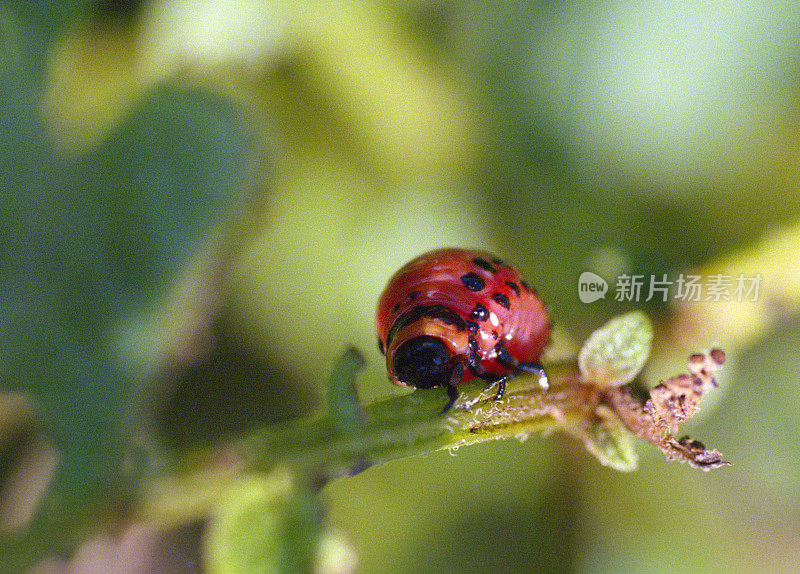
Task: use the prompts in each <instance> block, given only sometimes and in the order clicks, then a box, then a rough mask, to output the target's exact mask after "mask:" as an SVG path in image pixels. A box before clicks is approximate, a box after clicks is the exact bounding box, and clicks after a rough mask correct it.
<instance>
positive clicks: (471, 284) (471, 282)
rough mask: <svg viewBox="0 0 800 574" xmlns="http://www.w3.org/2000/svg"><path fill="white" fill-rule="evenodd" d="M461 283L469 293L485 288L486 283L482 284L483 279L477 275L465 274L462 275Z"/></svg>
mask: <svg viewBox="0 0 800 574" xmlns="http://www.w3.org/2000/svg"><path fill="white" fill-rule="evenodd" d="M461 282H462V283H463V284H464V287H466V288H467V289H469V290H470V291H480V290H481V289H483V288H484V287H486V283H484V281H483V279H481V278H480V277H478V275H477V273H467V274H465V275H462V276H461Z"/></svg>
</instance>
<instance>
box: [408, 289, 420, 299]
mask: <svg viewBox="0 0 800 574" xmlns="http://www.w3.org/2000/svg"><path fill="white" fill-rule="evenodd" d="M417 297H419V291H412V292H411V293H409V294H408V300H409V301H413V300H414V299H416V298H417Z"/></svg>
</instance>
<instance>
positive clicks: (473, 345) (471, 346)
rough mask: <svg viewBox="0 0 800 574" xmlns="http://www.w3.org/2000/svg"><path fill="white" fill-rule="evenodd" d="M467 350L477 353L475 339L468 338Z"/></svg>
mask: <svg viewBox="0 0 800 574" xmlns="http://www.w3.org/2000/svg"><path fill="white" fill-rule="evenodd" d="M469 350H470V351H472V352H477V351H478V341H476V340H475V337H470V338H469Z"/></svg>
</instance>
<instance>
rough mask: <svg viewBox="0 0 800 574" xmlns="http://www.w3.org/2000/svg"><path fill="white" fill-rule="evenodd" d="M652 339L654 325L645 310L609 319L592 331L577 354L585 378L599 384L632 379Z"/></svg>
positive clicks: (612, 384) (627, 381)
mask: <svg viewBox="0 0 800 574" xmlns="http://www.w3.org/2000/svg"><path fill="white" fill-rule="evenodd" d="M652 340H653V326H652V324H651V323H650V319H648V318H647V315H645V314H644V313H642V312H640V311H634V312H632V313H628V314H626V315H622V316H620V317H615V318H614V319H611V320H610V321H609V322H608V323H606V324H605V325H603V326H602V327H601V328H600V329H598V330H597V331H595V332H594V333H592V335H591V336H590V337H589V339H588V340H587V341H586V343H585V344H584V345H583V348H582V349H581V352H580V354H579V355H578V364H579V366H580V369H581V373H582V374H583V376H584V379H585V380H587V381H589V382H591V383H593V384H596V385H598V386H600V387H619V386H621V385H624V384H627V383H629V382H631V381H632V380H633V379H634V377H635V376H636V375H637V374H639V371H641V370H642V367H643V366H644V363H645V362H646V361H647V357H648V356H649V354H650V343H651V341H652Z"/></svg>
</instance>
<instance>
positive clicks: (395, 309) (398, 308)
mask: <svg viewBox="0 0 800 574" xmlns="http://www.w3.org/2000/svg"><path fill="white" fill-rule="evenodd" d="M399 310H400V304H399V303H395V304H394V307H392V313H397V312H398V311H399Z"/></svg>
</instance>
